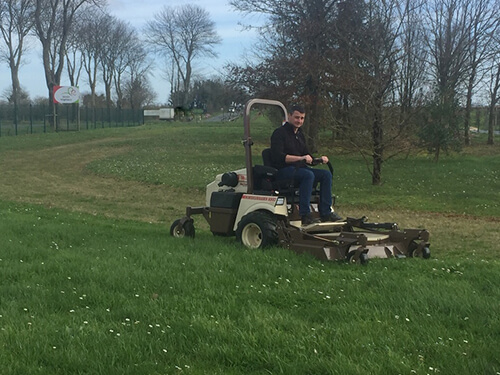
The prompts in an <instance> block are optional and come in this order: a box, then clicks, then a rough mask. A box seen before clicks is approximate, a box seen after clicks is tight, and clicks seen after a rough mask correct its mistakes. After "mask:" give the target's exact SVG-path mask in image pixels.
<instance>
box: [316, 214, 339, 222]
mask: <svg viewBox="0 0 500 375" xmlns="http://www.w3.org/2000/svg"><path fill="white" fill-rule="evenodd" d="M341 220H342V217H341V216H339V215H338V214H337V213H336V212H330V213H329V214H328V215H326V216H321V221H322V222H323V223H325V222H328V221H341Z"/></svg>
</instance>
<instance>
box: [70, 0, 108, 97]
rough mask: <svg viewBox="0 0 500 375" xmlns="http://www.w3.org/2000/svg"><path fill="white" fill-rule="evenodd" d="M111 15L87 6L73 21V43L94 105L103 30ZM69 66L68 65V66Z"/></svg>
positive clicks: (103, 41)
mask: <svg viewBox="0 0 500 375" xmlns="http://www.w3.org/2000/svg"><path fill="white" fill-rule="evenodd" d="M111 22H112V17H111V16H110V15H108V14H106V13H103V12H102V10H100V9H98V8H91V7H87V10H86V12H85V13H83V14H82V15H81V16H80V17H79V18H78V19H77V20H76V22H75V26H76V27H75V28H74V32H73V33H72V34H73V35H74V38H75V45H76V48H77V49H78V51H79V54H80V56H81V65H82V67H83V69H84V70H85V73H86V75H87V81H88V83H89V86H90V95H91V106H92V107H95V99H96V86H97V81H98V78H97V73H98V68H99V66H100V63H101V56H102V50H103V48H104V43H105V37H104V35H105V32H103V31H104V30H106V27H107V26H108V24H110V23H111ZM68 68H69V66H68Z"/></svg>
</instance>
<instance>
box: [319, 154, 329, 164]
mask: <svg viewBox="0 0 500 375" xmlns="http://www.w3.org/2000/svg"><path fill="white" fill-rule="evenodd" d="M321 160H323V164H326V163H328V156H324V155H323V156H322V157H321Z"/></svg>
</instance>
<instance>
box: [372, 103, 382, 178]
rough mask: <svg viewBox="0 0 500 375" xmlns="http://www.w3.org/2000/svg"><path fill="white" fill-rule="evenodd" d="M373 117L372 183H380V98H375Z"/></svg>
mask: <svg viewBox="0 0 500 375" xmlns="http://www.w3.org/2000/svg"><path fill="white" fill-rule="evenodd" d="M374 104H375V111H374V116H373V117H374V119H373V123H372V144H373V154H372V159H373V165H372V167H373V168H372V185H380V184H381V183H382V163H383V162H384V129H383V123H382V121H383V120H382V99H381V98H377V99H375V103H374Z"/></svg>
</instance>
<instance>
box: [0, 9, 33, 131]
mask: <svg viewBox="0 0 500 375" xmlns="http://www.w3.org/2000/svg"><path fill="white" fill-rule="evenodd" d="M33 5H34V2H33V0H2V2H0V32H1V33H2V39H3V42H4V43H5V46H6V49H5V50H0V51H1V53H0V58H1V59H2V60H4V61H5V62H7V64H8V65H9V68H10V76H11V82H12V94H11V98H12V99H11V100H12V102H13V103H14V107H15V110H14V112H15V114H16V116H17V106H18V104H19V97H20V94H21V84H20V82H19V68H20V66H21V63H22V61H23V60H22V58H23V53H24V52H25V51H26V49H27V44H26V37H27V35H28V34H29V32H30V31H31V29H32V27H33V21H32V20H33V11H34V7H33ZM15 122H16V123H17V118H16V119H15Z"/></svg>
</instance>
